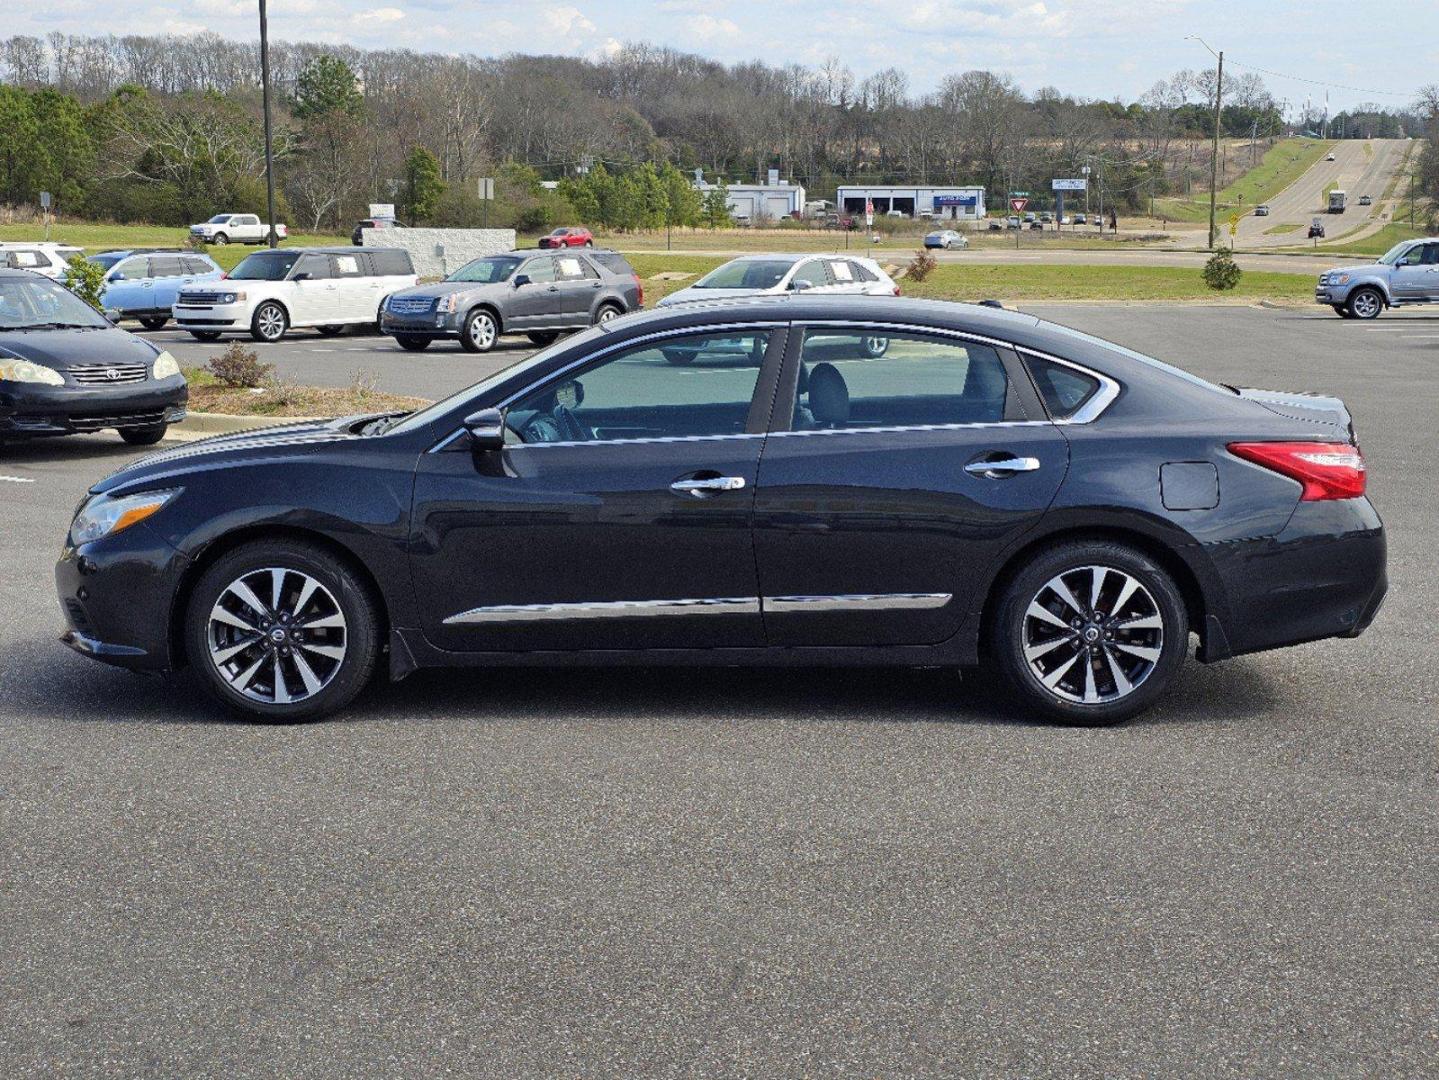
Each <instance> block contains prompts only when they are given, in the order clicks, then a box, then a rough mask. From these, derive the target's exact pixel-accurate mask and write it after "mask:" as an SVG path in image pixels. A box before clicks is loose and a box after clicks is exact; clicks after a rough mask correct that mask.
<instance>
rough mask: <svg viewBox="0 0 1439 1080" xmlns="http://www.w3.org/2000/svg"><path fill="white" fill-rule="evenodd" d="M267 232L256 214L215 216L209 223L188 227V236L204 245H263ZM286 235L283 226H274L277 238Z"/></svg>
mask: <svg viewBox="0 0 1439 1080" xmlns="http://www.w3.org/2000/svg"><path fill="white" fill-rule="evenodd" d="M269 232H270V229H269V226H267V225H266V224H265V223H264V222H263V221H261V220H260V218H259V215H258V214H216V215H215V216H214V217H212V218H211V219H210V220H209V221H202V222H200V224H198V225H191V226H190V235H191V236H193V237H194V238H195V239H197V240H200V241H201V242H203V243H206V244H263V243H265V242H266V240H268V239H269ZM288 235H289V233H288V232H287V231H286V229H285V226H283V225H276V226H275V236H276V237H277V238H279V239H281V240H283V239H285V238H286V237H287V236H288Z"/></svg>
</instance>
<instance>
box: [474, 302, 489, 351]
mask: <svg viewBox="0 0 1439 1080" xmlns="http://www.w3.org/2000/svg"><path fill="white" fill-rule="evenodd" d="M470 341H471V342H473V343H474V346H475V348H477V349H478V350H480V351H481V352H484V351H485V350H486V349H488V348H489V347H490V346H492V345H493V344H494V343H495V320H494V319H492V318H490V317H489V316H488V315H486V314H485V313H484V312H483V311H482V312H480V313H479V314H477V315H476V316H475V317H474V318H472V319H471V320H470Z"/></svg>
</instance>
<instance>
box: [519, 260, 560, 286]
mask: <svg viewBox="0 0 1439 1080" xmlns="http://www.w3.org/2000/svg"><path fill="white" fill-rule="evenodd" d="M520 272H521V273H524V274H529V275H530V280H531V281H554V280H555V260H554V259H548V258H546V259H531V260H530V261H529V262H527V263H525V265H524V267H523V269H522V270H521V271H520Z"/></svg>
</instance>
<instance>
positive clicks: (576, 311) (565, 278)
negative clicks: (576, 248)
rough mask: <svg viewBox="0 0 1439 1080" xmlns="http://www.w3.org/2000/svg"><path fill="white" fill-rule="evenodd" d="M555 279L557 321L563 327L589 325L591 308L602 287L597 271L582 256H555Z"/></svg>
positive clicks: (570, 254)
mask: <svg viewBox="0 0 1439 1080" xmlns="http://www.w3.org/2000/svg"><path fill="white" fill-rule="evenodd" d="M555 277H556V279H557V284H558V285H559V287H560V321H561V322H562V323H563V325H565V326H588V325H589V324H590V309H591V308H592V307H593V306H594V303H595V298H596V297H597V296H598V294H599V292H600V288H601V283H600V272H599V271H598V270H596V269H595V268H594V267H593V266H591V265H590V264H589V262H588V261H587V260H585V258H584V257H583V256H580V255H577V254H574V253H566V254H563V255H556V256H555Z"/></svg>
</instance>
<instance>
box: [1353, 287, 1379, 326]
mask: <svg viewBox="0 0 1439 1080" xmlns="http://www.w3.org/2000/svg"><path fill="white" fill-rule="evenodd" d="M1383 310H1384V296H1383V295H1382V294H1381V293H1380V292H1379V290H1378V289H1368V288H1365V289H1355V290H1354V291H1353V292H1352V293H1350V294H1349V314H1350V315H1353V316H1354V317H1355V318H1356V319H1377V318H1378V317H1379V313H1380V312H1381V311H1383Z"/></svg>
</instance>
